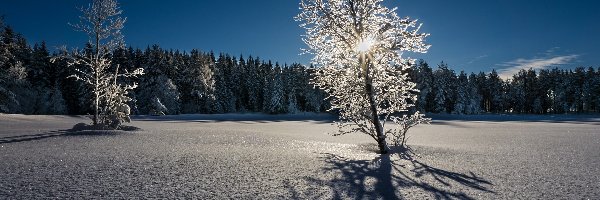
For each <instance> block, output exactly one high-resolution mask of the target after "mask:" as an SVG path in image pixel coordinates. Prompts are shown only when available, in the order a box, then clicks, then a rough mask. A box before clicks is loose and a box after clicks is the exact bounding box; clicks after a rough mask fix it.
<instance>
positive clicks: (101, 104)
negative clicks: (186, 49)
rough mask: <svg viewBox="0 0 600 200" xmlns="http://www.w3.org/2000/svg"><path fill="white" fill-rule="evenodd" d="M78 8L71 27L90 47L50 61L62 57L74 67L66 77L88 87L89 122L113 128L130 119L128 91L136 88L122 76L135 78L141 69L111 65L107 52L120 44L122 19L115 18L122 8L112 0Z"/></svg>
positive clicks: (100, 0)
mask: <svg viewBox="0 0 600 200" xmlns="http://www.w3.org/2000/svg"><path fill="white" fill-rule="evenodd" d="M81 11H82V12H83V16H80V17H79V18H80V22H79V23H78V24H75V25H73V27H75V29H76V30H78V31H81V32H84V33H86V34H87V35H88V37H89V41H88V45H89V47H90V48H89V49H85V50H74V51H73V53H72V54H65V55H64V56H60V57H55V58H53V61H56V59H64V60H66V62H67V63H68V66H74V67H77V69H76V71H77V73H76V74H73V75H71V76H69V77H72V78H75V79H77V80H79V81H83V82H84V83H85V84H86V85H87V86H89V88H90V89H91V93H92V95H91V96H92V98H93V108H94V116H93V118H92V120H93V124H94V125H100V126H102V127H109V128H114V129H116V128H119V126H120V125H121V123H122V122H129V121H130V119H129V114H130V108H129V106H128V102H129V101H131V98H129V97H128V92H129V91H130V90H132V89H134V88H136V87H137V84H136V83H135V82H134V83H125V82H126V80H123V79H127V78H132V77H137V76H139V75H142V74H143V73H144V71H143V69H142V68H138V69H136V70H134V71H131V72H130V71H127V70H126V69H125V70H123V69H119V65H113V64H112V61H111V59H110V53H111V52H113V51H114V50H116V49H118V48H123V47H124V44H123V35H122V34H121V29H122V28H123V24H124V23H125V19H123V18H121V17H119V15H120V14H121V13H122V11H121V10H120V8H119V6H118V3H117V2H116V1H115V0H93V1H92V3H91V4H90V5H89V6H88V7H87V8H82V9H81Z"/></svg>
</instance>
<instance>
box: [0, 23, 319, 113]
mask: <svg viewBox="0 0 600 200" xmlns="http://www.w3.org/2000/svg"><path fill="white" fill-rule="evenodd" d="M0 41H1V42H0V113H23V114H90V113H92V110H91V108H90V105H93V103H91V102H89V101H90V99H92V98H89V96H90V95H92V94H91V91H90V88H88V86H86V85H84V84H83V83H82V82H79V81H76V80H75V79H74V78H67V77H68V76H70V75H72V74H75V73H76V72H75V70H76V69H77V68H78V67H77V66H71V67H67V66H68V65H67V63H66V61H63V60H60V59H58V60H56V61H55V62H50V59H51V58H52V57H57V56H58V55H60V54H72V52H66V51H59V52H55V53H52V54H51V53H50V52H49V51H48V49H47V47H46V44H45V43H44V42H42V43H40V44H35V45H33V47H31V46H29V45H28V44H27V42H26V40H25V38H24V37H23V36H22V35H20V34H18V33H15V32H14V30H13V29H12V28H11V27H9V26H5V25H4V24H2V26H1V31H0ZM84 50H85V51H84V52H91V46H90V45H86V47H85V49H84ZM87 50H90V51H87ZM109 56H110V57H111V59H112V64H113V65H115V66H116V65H119V67H120V68H121V69H127V70H129V71H131V70H134V69H135V68H137V67H142V68H144V71H145V73H146V74H145V75H143V76H141V77H139V78H135V79H133V80H131V81H135V82H137V83H139V87H137V88H136V89H135V90H133V91H132V93H131V94H130V95H131V97H132V98H133V99H134V100H133V101H132V102H131V104H132V105H130V107H131V108H132V112H133V114H183V113H231V112H263V113H272V114H276V113H296V112H323V111H325V110H326V109H327V108H328V105H327V102H324V101H323V99H324V98H325V94H324V93H323V92H322V91H320V90H318V89H316V88H314V87H313V86H312V85H310V84H309V80H310V79H311V71H313V68H312V67H305V66H303V65H300V64H291V65H286V64H284V65H280V64H279V63H272V62H271V61H263V60H260V59H259V58H257V57H252V56H250V57H247V58H243V57H242V56H240V57H239V58H236V57H232V56H230V55H228V54H219V55H218V56H215V55H214V54H213V53H212V52H210V53H203V52H200V51H198V50H192V51H191V52H189V53H186V52H180V51H173V50H164V49H162V48H160V47H159V46H158V45H153V46H151V47H148V48H146V49H145V50H141V49H133V48H127V49H117V50H116V51H114V52H112V54H110V55H109Z"/></svg>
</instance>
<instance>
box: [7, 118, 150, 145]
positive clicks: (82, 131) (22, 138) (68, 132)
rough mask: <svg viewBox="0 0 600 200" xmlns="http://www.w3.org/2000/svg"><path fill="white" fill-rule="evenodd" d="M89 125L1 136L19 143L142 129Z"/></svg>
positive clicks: (81, 124) (8, 141) (80, 124)
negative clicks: (97, 128)
mask: <svg viewBox="0 0 600 200" xmlns="http://www.w3.org/2000/svg"><path fill="white" fill-rule="evenodd" d="M86 126H87V125H85V124H83V123H79V124H76V125H75V126H73V128H71V129H64V130H57V131H48V132H44V133H38V134H29V135H17V136H7V137H0V144H9V143H19V142H27V141H35V140H42V139H48V138H52V137H61V136H84V135H87V136H94V135H118V134H120V133H122V131H136V130H140V129H139V128H137V127H133V126H123V128H122V129H121V130H122V131H111V130H91V129H87V128H88V127H86Z"/></svg>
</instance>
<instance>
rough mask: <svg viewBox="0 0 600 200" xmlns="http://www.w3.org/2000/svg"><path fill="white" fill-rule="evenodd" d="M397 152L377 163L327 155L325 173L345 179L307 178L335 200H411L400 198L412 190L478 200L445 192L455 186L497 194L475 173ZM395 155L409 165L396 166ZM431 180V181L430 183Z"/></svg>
mask: <svg viewBox="0 0 600 200" xmlns="http://www.w3.org/2000/svg"><path fill="white" fill-rule="evenodd" d="M393 151H394V153H392V154H387V155H379V156H378V157H377V158H375V159H374V160H353V159H349V158H344V157H341V156H338V155H335V154H330V153H325V154H322V155H323V156H322V158H323V159H324V161H325V162H326V163H327V167H324V168H323V170H324V171H326V172H334V173H341V176H339V177H337V178H334V179H333V180H329V181H324V180H320V179H318V178H306V179H307V181H308V182H310V183H311V184H315V185H320V186H326V187H329V188H331V189H332V191H333V198H334V199H347V198H352V199H403V198H410V197H403V196H399V194H400V191H402V190H403V189H409V188H411V189H418V190H420V191H424V192H425V193H428V194H430V195H432V196H434V197H435V199H474V197H471V196H469V195H467V194H466V193H464V192H461V190H460V189H457V190H455V191H450V190H447V189H445V188H452V187H455V186H461V187H466V188H469V189H472V190H477V191H480V192H485V193H493V194H495V192H494V191H492V190H490V189H488V187H489V186H491V185H493V184H492V183H491V182H490V181H488V180H485V179H484V178H481V177H478V176H477V175H475V174H474V173H472V172H470V173H468V174H462V173H458V172H452V171H449V170H444V169H440V168H437V167H433V166H430V165H427V164H425V163H423V162H421V161H419V160H417V158H416V156H415V154H414V153H413V152H412V151H411V150H410V149H404V148H399V149H394V150H393ZM394 156H399V157H400V159H401V160H404V161H407V162H403V163H407V164H399V163H395V161H398V160H392V158H393V157H394ZM428 177H429V179H428V180H426V178H428ZM431 177H433V178H431ZM432 180H433V181H432ZM373 181H374V182H373ZM413 198H414V197H413Z"/></svg>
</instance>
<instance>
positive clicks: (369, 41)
mask: <svg viewBox="0 0 600 200" xmlns="http://www.w3.org/2000/svg"><path fill="white" fill-rule="evenodd" d="M374 44H375V39H373V38H372V37H367V38H365V39H363V40H362V41H360V42H359V43H358V45H357V46H356V50H357V51H358V52H360V53H365V52H368V51H370V50H371V47H373V45H374Z"/></svg>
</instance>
